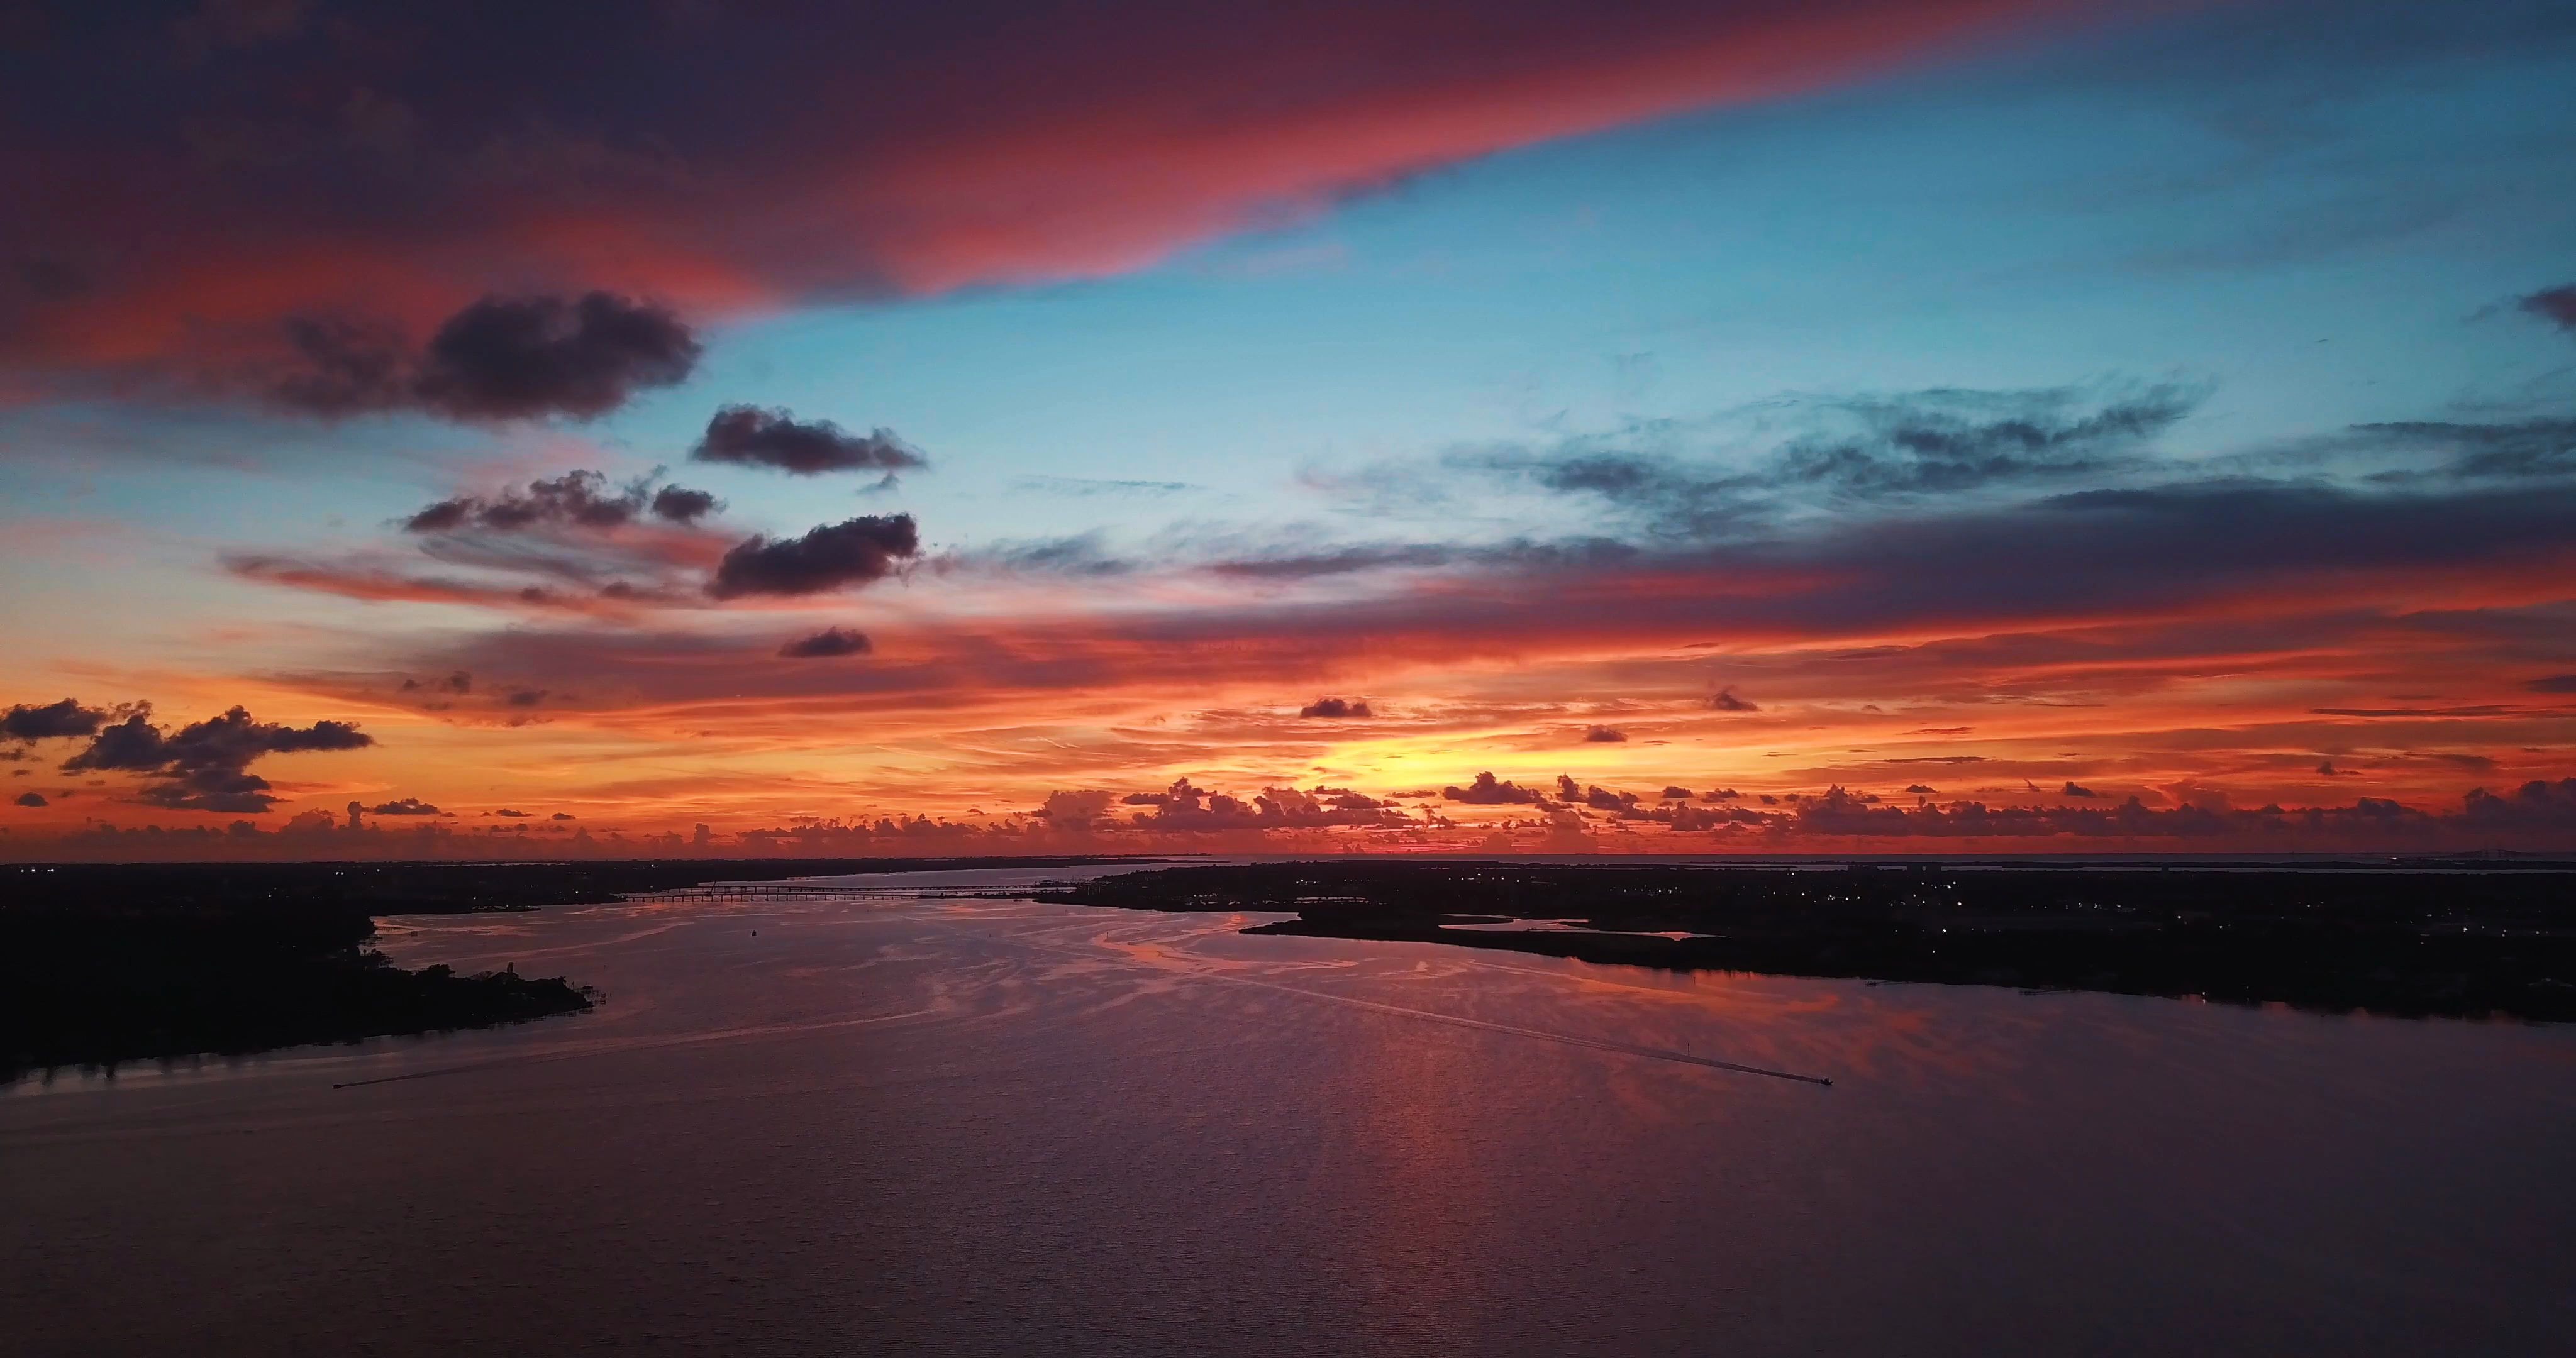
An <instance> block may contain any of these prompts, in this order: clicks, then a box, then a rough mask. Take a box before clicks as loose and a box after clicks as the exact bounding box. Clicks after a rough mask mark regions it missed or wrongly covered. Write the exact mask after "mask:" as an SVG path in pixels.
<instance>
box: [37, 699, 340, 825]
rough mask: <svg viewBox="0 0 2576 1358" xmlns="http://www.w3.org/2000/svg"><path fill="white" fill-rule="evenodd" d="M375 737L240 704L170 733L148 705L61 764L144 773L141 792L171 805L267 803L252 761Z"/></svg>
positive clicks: (216, 807)
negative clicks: (260, 714)
mask: <svg viewBox="0 0 2576 1358" xmlns="http://www.w3.org/2000/svg"><path fill="white" fill-rule="evenodd" d="M375 743H376V742H375V739H374V737H372V736H369V735H367V734H366V733H365V732H363V731H360V730H359V729H358V728H357V727H355V726H353V725H351V724H349V723H347V722H338V721H320V722H315V723H314V724H313V725H311V726H306V727H294V726H280V725H276V724H274V723H269V722H261V721H256V720H253V719H252V717H251V715H250V713H249V712H247V711H245V710H243V709H241V708H238V707H236V708H233V709H232V710H230V711H228V712H226V713H224V714H223V715H222V716H219V717H209V718H207V719H206V720H204V721H201V722H196V723H194V724H192V725H188V726H183V727H181V728H179V730H178V731H177V732H175V733H173V732H168V731H165V730H163V729H162V728H161V727H158V726H155V725H153V724H152V721H151V712H150V709H149V708H138V709H137V710H135V711H134V712H132V713H131V714H130V715H128V716H127V717H126V718H125V720H123V721H121V722H118V723H116V724H115V725H112V726H107V727H104V728H102V729H101V730H100V731H99V732H98V734H97V735H96V736H95V737H93V738H92V739H91V741H90V744H89V746H88V748H86V749H84V750H82V751H81V752H80V753H79V754H76V755H73V756H72V757H71V758H70V759H68V760H65V761H64V762H63V771H64V772H66V773H77V772H85V771H87V772H111V771H113V772H124V773H137V774H141V775H143V776H144V777H145V778H146V779H147V781H146V782H145V784H144V786H143V789H142V791H141V793H140V794H139V795H140V797H141V799H142V800H143V801H146V802H149V803H151V804H152V805H155V806H164V807H169V808H172V809H174V810H186V811H265V810H267V809H268V808H269V807H271V806H274V805H275V804H276V803H277V798H276V797H274V796H272V795H271V794H270V793H269V790H268V787H269V784H268V780H267V779H265V778H262V777H260V776H259V775H257V774H255V773H252V772H250V771H249V768H250V765H251V763H252V761H254V760H257V759H259V758H260V757H261V756H263V755H271V754H293V753H298V752H301V751H307V750H354V749H359V748H362V747H364V746H368V745H373V744H375Z"/></svg>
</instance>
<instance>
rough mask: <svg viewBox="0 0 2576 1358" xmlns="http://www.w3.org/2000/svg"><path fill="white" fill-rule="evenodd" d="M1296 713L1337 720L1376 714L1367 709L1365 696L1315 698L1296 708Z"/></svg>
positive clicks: (1303, 715) (1302, 715)
mask: <svg viewBox="0 0 2576 1358" xmlns="http://www.w3.org/2000/svg"><path fill="white" fill-rule="evenodd" d="M1297 715H1298V716H1301V717H1320V718H1323V719H1325V720H1328V721H1339V720H1343V719H1345V718H1365V717H1374V716H1376V715H1377V714H1376V713H1375V712H1371V711H1370V710H1369V705H1368V699H1366V698H1317V699H1316V700H1315V701H1313V702H1311V703H1308V704H1306V705H1305V706H1304V707H1301V708H1298V709H1297Z"/></svg>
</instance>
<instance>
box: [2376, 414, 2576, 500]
mask: <svg viewBox="0 0 2576 1358" xmlns="http://www.w3.org/2000/svg"><path fill="white" fill-rule="evenodd" d="M2326 442H2327V444H2328V446H2330V447H2331V446H2338V445H2345V444H2357V445H2358V446H2359V447H2361V448H2362V449H2363V450H2365V451H2396V452H2401V453H2404V454H2406V455H2407V456H2408V457H2409V459H2410V461H2411V460H2413V459H2418V458H2434V457H2438V458H2440V459H2442V460H2441V461H2439V462H2438V463H2434V464H2433V465H2431V466H2429V467H2426V466H2416V465H2409V466H2405V467H2401V468H2397V469H2394V470H2391V471H2385V472H2381V473H2378V474H2377V475H2375V476H2373V477H2372V478H2371V479H2372V480H2373V481H2375V482H2378V483H2380V484H2383V485H2386V484H2403V483H2405V482H2409V481H2421V480H2425V479H2428V478H2434V477H2440V478H2448V479H2453V480H2478V479H2486V480H2503V479H2517V478H2522V479H2528V478H2547V477H2564V476H2571V475H2576V419H2555V418H2542V419H2529V420H2514V421H2507V422H2502V423H2490V424H2475V423H2459V422H2453V421H2439V420H2413V421H2402V422H2394V423H2386V424H2364V425H2356V426H2354V427H2353V428H2352V429H2351V430H2350V431H2348V432H2347V433H2346V434H2345V435H2343V436H2340V437H2339V438H2336V439H2332V440H2327V441H2326Z"/></svg>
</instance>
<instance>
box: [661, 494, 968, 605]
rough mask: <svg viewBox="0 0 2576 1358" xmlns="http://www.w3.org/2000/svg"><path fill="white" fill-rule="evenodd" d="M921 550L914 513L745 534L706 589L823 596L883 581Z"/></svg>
mask: <svg viewBox="0 0 2576 1358" xmlns="http://www.w3.org/2000/svg"><path fill="white" fill-rule="evenodd" d="M920 554H921V535H920V531H919V529H918V528H917V527H916V525H915V524H914V523H913V521H912V516H911V515H910V514H893V515H876V514H870V515H863V516H861V517H859V518H855V519H849V520H846V521H844V522H841V523H835V524H826V525H823V526H822V527H819V528H816V529H813V530H812V531H810V532H808V533H806V534H805V535H804V536H803V537H799V538H781V539H775V540H773V539H771V538H768V537H765V536H754V537H750V538H746V539H744V540H743V541H742V542H740V543H739V544H737V545H736V546H735V547H734V549H733V550H732V551H729V552H727V553H725V555H724V560H723V561H721V562H719V563H717V566H716V574H715V578H714V579H713V580H710V581H708V582H707V593H709V594H711V595H713V596H715V597H716V598H719V599H733V598H740V597H742V596H744V595H752V594H775V595H796V594H820V593H823V592H824V591H826V590H834V589H841V588H844V587H846V586H850V585H864V584H868V583H870V582H873V581H877V580H882V579H884V578H885V577H886V576H888V575H891V574H893V573H894V571H895V569H896V568H897V567H898V566H900V565H901V564H902V563H903V562H906V561H909V560H911V559H913V558H915V557H918V556H919V555H920Z"/></svg>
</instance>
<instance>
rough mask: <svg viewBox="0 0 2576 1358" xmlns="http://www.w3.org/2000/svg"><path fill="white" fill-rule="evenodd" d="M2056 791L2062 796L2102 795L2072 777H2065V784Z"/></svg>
mask: <svg viewBox="0 0 2576 1358" xmlns="http://www.w3.org/2000/svg"><path fill="white" fill-rule="evenodd" d="M2057 791H2058V795H2059V796H2062V797H2098V796H2100V795H2102V794H2100V793H2098V792H2095V791H2094V790H2093V789H2091V788H2089V787H2085V786H2083V785H2082V784H2079V783H2077V782H2076V781H2075V780H2074V779H2072V778H2069V779H2067V780H2066V786H2064V787H2062V788H2059V789H2058V790H2057Z"/></svg>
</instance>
